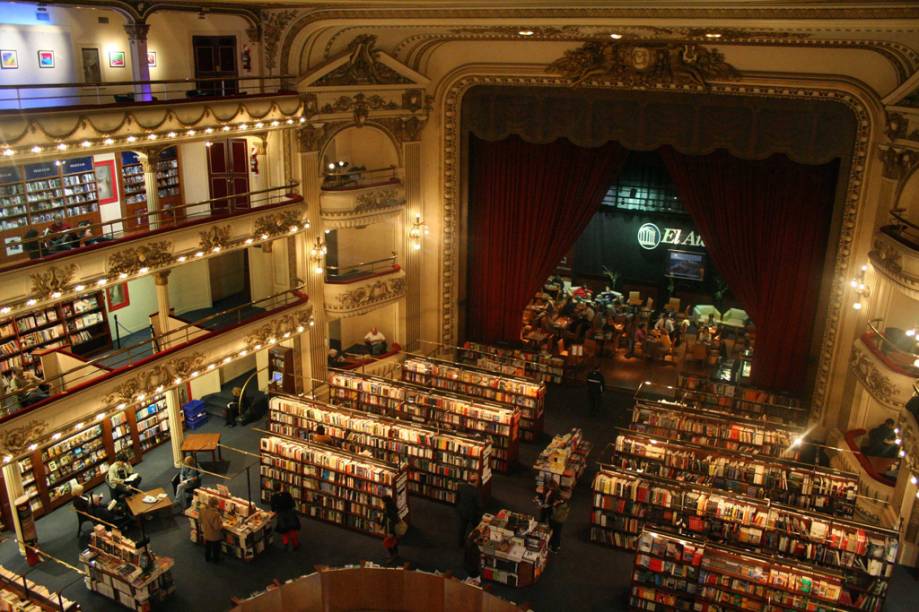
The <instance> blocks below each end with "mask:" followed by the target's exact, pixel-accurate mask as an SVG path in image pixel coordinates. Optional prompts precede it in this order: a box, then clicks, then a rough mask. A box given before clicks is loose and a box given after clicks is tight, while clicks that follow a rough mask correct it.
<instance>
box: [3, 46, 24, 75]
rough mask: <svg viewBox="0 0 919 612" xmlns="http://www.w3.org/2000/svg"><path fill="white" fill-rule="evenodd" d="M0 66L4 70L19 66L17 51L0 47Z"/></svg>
mask: <svg viewBox="0 0 919 612" xmlns="http://www.w3.org/2000/svg"><path fill="white" fill-rule="evenodd" d="M0 68H3V69H4V70H15V69H16V68H19V53H17V52H16V50H15V49H0Z"/></svg>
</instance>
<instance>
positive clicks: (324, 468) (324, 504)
mask: <svg viewBox="0 0 919 612" xmlns="http://www.w3.org/2000/svg"><path fill="white" fill-rule="evenodd" d="M259 449H260V454H261V465H260V467H259V471H260V474H261V481H262V486H261V492H262V501H263V502H265V503H268V502H270V500H271V496H272V495H273V494H274V493H276V492H278V491H287V492H288V493H290V496H291V497H293V499H294V502H295V503H296V506H297V510H298V511H299V512H301V513H302V514H305V515H307V516H309V517H310V518H315V519H318V520H321V521H325V522H327V523H332V524H335V525H339V526H341V527H347V528H348V529H353V530H355V531H361V532H364V533H369V534H371V535H375V536H378V537H382V536H383V535H384V525H383V519H384V512H383V508H384V502H383V498H384V497H386V496H390V497H392V498H393V499H394V500H395V502H396V506H397V508H398V510H399V516H400V517H401V518H402V520H404V521H406V522H408V514H409V509H408V498H407V486H406V484H407V481H408V475H407V473H406V468H405V466H404V465H401V466H394V465H391V464H389V463H383V462H382V461H377V460H375V459H372V458H369V457H364V456H361V455H356V454H354V453H349V452H347V451H344V450H341V449H337V448H333V447H331V446H326V445H324V444H316V443H313V442H302V441H294V440H289V439H286V438H281V437H279V436H268V437H264V438H262V439H261V440H260V441H259Z"/></svg>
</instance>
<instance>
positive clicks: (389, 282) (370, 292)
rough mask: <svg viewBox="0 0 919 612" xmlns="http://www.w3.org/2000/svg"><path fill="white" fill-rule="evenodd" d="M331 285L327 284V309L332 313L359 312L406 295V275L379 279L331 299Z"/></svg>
mask: <svg viewBox="0 0 919 612" xmlns="http://www.w3.org/2000/svg"><path fill="white" fill-rule="evenodd" d="M330 287H331V286H330V285H326V303H325V307H326V310H327V311H329V312H332V313H355V314H357V313H359V312H364V311H366V310H368V309H370V308H373V307H375V306H378V305H380V304H384V303H386V302H389V301H392V300H396V299H399V298H401V297H402V296H404V295H405V276H404V275H400V276H397V277H395V278H388V279H377V280H375V281H373V282H371V283H365V284H362V285H358V286H356V287H354V288H352V289H349V290H347V291H342V292H340V293H337V294H336V295H334V297H333V299H329V298H330V297H332V296H330V295H329V291H328V290H329V288H330Z"/></svg>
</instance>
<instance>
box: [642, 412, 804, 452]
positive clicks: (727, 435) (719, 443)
mask: <svg viewBox="0 0 919 612" xmlns="http://www.w3.org/2000/svg"><path fill="white" fill-rule="evenodd" d="M629 429H631V430H633V431H636V432H640V433H644V434H646V435H649V436H654V437H660V438H664V439H667V440H672V441H678V442H691V443H693V444H698V445H700V446H708V447H711V448H721V449H726V450H733V451H739V452H742V453H749V454H756V455H764V456H767V457H781V458H783V459H791V460H796V459H798V457H799V456H800V452H801V443H800V441H801V440H803V436H804V432H803V431H801V430H798V429H790V428H788V427H786V426H781V425H776V424H773V423H764V422H763V421H755V420H750V419H744V418H742V417H737V416H731V415H729V414H723V413H719V412H714V411H711V410H701V409H690V408H686V407H684V406H682V405H667V404H648V403H644V402H639V403H637V404H635V406H634V407H633V408H632V423H631V425H629Z"/></svg>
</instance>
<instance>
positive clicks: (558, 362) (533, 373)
mask: <svg viewBox="0 0 919 612" xmlns="http://www.w3.org/2000/svg"><path fill="white" fill-rule="evenodd" d="M457 361H459V362H461V363H465V364H469V365H473V366H476V367H477V368H481V369H483V370H489V371H492V372H495V373H498V374H505V375H510V376H520V377H526V378H531V379H533V380H536V381H542V382H550V383H556V384H561V382H562V380H564V378H565V360H564V358H562V357H558V356H555V355H552V354H550V353H535V352H532V351H524V350H521V349H509V348H500V347H497V346H491V345H489V344H480V343H478V342H464V343H463V346H462V348H461V349H459V350H457Z"/></svg>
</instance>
